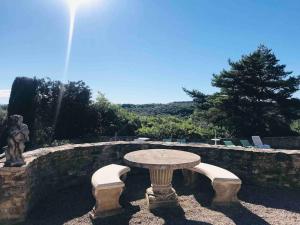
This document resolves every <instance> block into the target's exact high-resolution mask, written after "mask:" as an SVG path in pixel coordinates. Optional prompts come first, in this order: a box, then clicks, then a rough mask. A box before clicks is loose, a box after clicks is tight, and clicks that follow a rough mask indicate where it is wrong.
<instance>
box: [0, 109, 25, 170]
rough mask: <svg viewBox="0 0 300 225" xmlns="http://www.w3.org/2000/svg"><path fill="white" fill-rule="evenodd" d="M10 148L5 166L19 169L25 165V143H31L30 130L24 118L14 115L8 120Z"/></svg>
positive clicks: (7, 150) (6, 152)
mask: <svg viewBox="0 0 300 225" xmlns="http://www.w3.org/2000/svg"><path fill="white" fill-rule="evenodd" d="M7 136H8V137H7V142H8V146H7V148H6V150H5V156H6V162H5V166H10V167H18V166H22V165H24V164H25V161H24V158H23V156H22V154H23V151H24V149H25V144H24V143H25V142H27V141H29V129H28V126H27V125H26V124H24V123H23V117H22V116H20V115H12V116H10V117H9V119H8V128H7Z"/></svg>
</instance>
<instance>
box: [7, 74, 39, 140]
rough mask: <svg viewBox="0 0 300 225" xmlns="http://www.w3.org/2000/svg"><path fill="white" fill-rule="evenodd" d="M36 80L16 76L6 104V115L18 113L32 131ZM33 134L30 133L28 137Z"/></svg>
mask: <svg viewBox="0 0 300 225" xmlns="http://www.w3.org/2000/svg"><path fill="white" fill-rule="evenodd" d="M36 89H37V80H36V79H31V78H27V77H17V78H16V79H15V80H14V82H13V85H12V88H11V94H10V98H9V105H8V116H10V115H14V114H19V115H22V116H23V119H24V123H26V124H27V125H28V127H29V129H30V130H31V131H32V130H34V129H33V126H34V116H35V96H36ZM33 135H34V133H33V132H31V133H30V138H32V137H33Z"/></svg>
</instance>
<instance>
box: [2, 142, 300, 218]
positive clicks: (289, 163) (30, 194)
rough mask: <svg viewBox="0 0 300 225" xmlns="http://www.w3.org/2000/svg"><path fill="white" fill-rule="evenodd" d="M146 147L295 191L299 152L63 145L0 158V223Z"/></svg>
mask: <svg viewBox="0 0 300 225" xmlns="http://www.w3.org/2000/svg"><path fill="white" fill-rule="evenodd" d="M149 148H172V149H179V150H184V151H189V152H193V153H196V154H199V155H200V156H201V159H202V161H203V162H207V163H211V164H214V165H217V166H220V167H223V168H226V169H228V170H230V171H232V172H233V173H235V174H236V175H237V176H239V177H240V178H241V179H242V181H243V185H244V186H245V185H246V186H248V185H255V186H257V187H263V188H266V187H267V188H274V187H277V188H288V189H295V190H300V151H299V150H257V149H245V148H239V147H236V148H226V147H221V146H211V145H204V144H166V143H162V142H146V143H136V142H104V143H93V144H77V145H64V146H59V147H52V148H43V149H38V150H35V151H31V152H27V153H25V154H24V155H25V160H26V165H24V166H23V167H20V168H6V167H3V163H4V160H5V159H4V158H2V159H1V160H0V185H1V186H0V224H3V223H6V222H8V223H13V222H18V221H23V220H24V219H25V218H26V217H27V215H28V212H29V211H30V210H31V209H32V208H33V207H34V206H35V205H36V204H37V202H38V201H40V200H42V199H45V198H46V197H47V196H52V195H53V196H54V195H55V194H54V193H55V192H57V191H58V190H69V189H67V188H68V187H71V186H74V185H77V186H78V185H79V186H80V185H81V186H85V185H87V184H89V183H90V178H91V175H92V173H93V172H94V171H96V170H97V169H98V168H100V167H102V166H105V165H108V164H110V163H118V164H122V163H123V156H124V155H125V154H126V153H128V152H130V151H134V150H138V149H149ZM143 174H144V176H145V171H144V170H141V169H136V170H133V172H132V173H131V177H134V175H136V176H137V177H138V176H141V175H143ZM131 179H134V178H131ZM249 187H251V186H249ZM87 189H89V188H87ZM128 189H129V188H128ZM263 190H266V189H263ZM142 191H144V190H142ZM70 193H72V191H71V190H70ZM256 193H257V195H260V194H261V193H259V192H256V191H253V193H252V195H255V194H256ZM188 196H189V195H188ZM184 199H185V197H181V200H180V201H183V202H184ZM52 200H53V199H52ZM186 200H187V201H189V202H190V203H187V202H186V203H184V204H186V206H187V208H189V207H191V206H189V204H194V203H193V200H192V199H186ZM58 202H59V201H58ZM181 203H182V202H181ZM181 203H180V204H181ZM245 204H246V203H245ZM138 205H139V204H138ZM142 205H143V204H142V203H141V205H140V207H142ZM73 206H74V207H75V208H76V207H78V206H75V205H73ZM271 208H272V207H271ZM190 210H192V208H191V209H190ZM202 210H204V209H202ZM32 213H33V214H34V213H35V210H33V212H32ZM61 213H64V212H61ZM297 213H299V211H298V212H297ZM292 217H293V216H292ZM295 218H296V219H297V216H296V217H295ZM298 219H299V218H298ZM79 224H80V223H79ZM170 224H172V223H170ZM224 224H225V223H224Z"/></svg>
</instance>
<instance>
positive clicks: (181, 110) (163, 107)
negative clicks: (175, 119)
mask: <svg viewBox="0 0 300 225" xmlns="http://www.w3.org/2000/svg"><path fill="white" fill-rule="evenodd" d="M121 107H122V108H124V109H126V110H128V111H130V112H134V113H137V114H140V115H150V116H156V115H171V116H180V117H188V116H190V115H191V114H192V113H193V111H194V104H193V102H172V103H168V104H141V105H134V104H123V105H121Z"/></svg>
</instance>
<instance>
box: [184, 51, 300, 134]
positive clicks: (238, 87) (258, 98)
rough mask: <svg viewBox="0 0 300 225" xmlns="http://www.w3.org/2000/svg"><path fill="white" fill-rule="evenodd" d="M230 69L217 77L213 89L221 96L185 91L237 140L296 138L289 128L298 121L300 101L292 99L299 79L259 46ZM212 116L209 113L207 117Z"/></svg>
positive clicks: (214, 79) (299, 82)
mask: <svg viewBox="0 0 300 225" xmlns="http://www.w3.org/2000/svg"><path fill="white" fill-rule="evenodd" d="M229 65H230V69H229V70H223V71H221V72H220V73H219V74H214V75H213V79H212V85H213V86H215V87H218V88H220V92H219V93H216V94H214V95H212V96H206V98H205V99H204V100H203V96H202V97H201V95H200V94H199V93H201V92H195V91H186V92H187V93H188V94H190V95H191V96H192V97H193V98H194V100H195V101H196V102H198V105H200V108H201V107H204V106H206V108H208V110H211V111H213V112H214V114H215V115H221V114H220V113H222V114H223V115H222V116H221V118H222V119H220V118H219V119H218V120H219V121H216V120H215V121H212V122H213V123H215V124H216V125H220V123H222V125H223V126H226V127H227V128H228V130H230V131H231V133H232V134H233V135H235V136H251V135H254V134H257V135H262V136H282V135H291V134H293V132H292V130H291V128H290V124H291V122H292V121H293V120H295V119H297V118H299V111H300V101H299V99H297V98H294V97H293V94H294V93H295V92H296V91H298V90H299V84H300V77H299V76H292V72H290V71H286V70H285V67H286V66H285V65H281V64H279V60H278V59H277V58H276V56H275V54H274V53H273V52H272V50H271V49H268V48H267V47H265V46H263V45H260V46H259V47H258V48H257V50H255V51H254V52H253V53H251V54H249V55H245V56H242V58H241V59H240V60H239V61H237V62H233V61H231V60H229ZM209 114H210V115H212V113H208V115H209Z"/></svg>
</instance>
